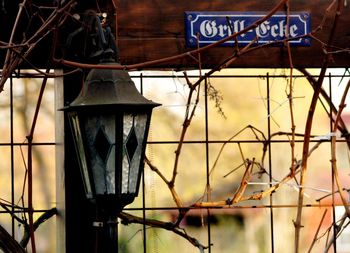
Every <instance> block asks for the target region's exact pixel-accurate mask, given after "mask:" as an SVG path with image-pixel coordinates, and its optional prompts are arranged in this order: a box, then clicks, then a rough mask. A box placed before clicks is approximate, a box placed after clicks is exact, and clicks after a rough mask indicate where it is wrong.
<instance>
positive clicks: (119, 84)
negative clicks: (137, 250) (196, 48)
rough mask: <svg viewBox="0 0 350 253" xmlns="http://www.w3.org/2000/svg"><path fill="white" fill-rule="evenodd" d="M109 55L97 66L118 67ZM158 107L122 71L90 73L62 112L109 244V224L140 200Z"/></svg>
mask: <svg viewBox="0 0 350 253" xmlns="http://www.w3.org/2000/svg"><path fill="white" fill-rule="evenodd" d="M100 36H102V37H103V36H104V34H103V33H100ZM101 40H102V41H103V40H104V38H102V39H101ZM110 53H111V50H110V49H109V48H108V49H107V50H105V54H104V58H103V59H102V60H101V62H100V65H109V64H118V63H116V62H115V61H114V60H113V59H112V57H111V54H110ZM159 105H160V104H158V103H154V102H152V101H150V100H148V99H146V98H144V97H143V96H142V95H141V94H140V93H139V92H138V90H137V89H136V87H135V84H134V83H133V81H132V80H131V78H130V76H129V74H128V73H127V72H126V71H124V70H113V69H92V70H90V72H89V74H88V76H87V78H86V80H85V82H84V86H83V88H82V90H81V92H80V94H79V96H78V97H77V98H76V99H75V100H74V101H73V102H72V103H70V104H69V105H68V106H66V107H65V108H64V109H63V110H64V111H65V112H66V113H67V116H68V119H69V123H70V127H71V131H72V135H73V140H74V145H75V150H76V154H77V160H78V163H79V167H80V171H81V176H82V181H83V184H84V189H85V194H86V197H87V198H88V199H89V200H90V201H91V202H93V203H95V204H96V207H97V210H99V212H100V213H102V214H103V216H105V217H106V216H107V217H108V220H107V219H105V218H103V219H104V220H103V223H107V224H102V225H103V226H106V227H107V231H109V232H108V234H109V237H110V241H112V243H111V244H113V241H115V233H117V229H116V226H115V224H116V223H115V222H113V219H114V218H115V217H116V215H117V214H118V212H120V211H121V210H122V209H123V208H124V206H126V205H128V204H130V203H132V202H133V200H134V198H135V197H136V196H137V194H138V190H139V184H140V178H141V174H142V171H143V168H144V156H145V155H144V153H145V148H146V141H147V136H148V130H149V125H150V120H151V113H152V109H153V108H154V107H156V106H159ZM97 226H99V225H97ZM114 247H117V246H116V245H115V244H114V246H111V247H107V248H110V250H114V251H115V249H113V248H114Z"/></svg>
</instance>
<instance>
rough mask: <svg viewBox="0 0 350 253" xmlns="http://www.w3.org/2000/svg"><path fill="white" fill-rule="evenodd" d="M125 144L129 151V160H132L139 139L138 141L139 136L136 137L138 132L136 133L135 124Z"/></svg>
mask: <svg viewBox="0 0 350 253" xmlns="http://www.w3.org/2000/svg"><path fill="white" fill-rule="evenodd" d="M125 146H126V151H127V154H128V158H129V162H131V161H132V159H133V157H134V155H135V152H136V148H137V146H138V141H137V138H136V133H135V128H134V126H133V127H132V128H131V131H130V133H129V136H128V139H127V141H126V144H125Z"/></svg>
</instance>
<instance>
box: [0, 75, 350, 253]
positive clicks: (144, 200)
mask: <svg viewBox="0 0 350 253" xmlns="http://www.w3.org/2000/svg"><path fill="white" fill-rule="evenodd" d="M257 72H259V71H257ZM28 77H30V78H43V76H40V75H36V74H21V75H20V76H17V77H16V78H28ZM132 77H133V79H134V80H135V82H136V83H137V84H139V85H140V88H141V90H142V91H143V92H144V93H145V94H146V95H147V96H148V95H149V96H152V94H147V93H148V92H150V91H152V90H154V88H155V87H154V86H153V87H152V83H151V82H152V80H168V81H169V80H170V82H173V80H178V79H181V80H184V77H183V76H181V75H178V74H162V73H160V74H159V73H157V74H154V73H151V74H147V73H140V74H132ZM188 77H189V78H198V76H197V75H196V74H193V75H189V76H188ZM13 78H14V77H12V78H11V79H10V84H9V89H10V95H9V97H10V99H9V107H8V109H7V110H9V115H10V120H9V121H10V122H9V124H8V128H9V130H8V132H9V134H10V140H9V141H8V142H1V143H0V147H8V148H10V160H11V166H10V167H9V170H10V176H9V180H10V181H11V184H10V185H11V190H10V193H11V194H10V196H5V199H6V198H10V199H11V200H10V206H11V208H10V209H6V210H1V211H0V212H1V214H6V215H7V214H15V213H24V214H26V213H27V212H28V210H27V209H26V208H24V209H23V210H17V209H16V208H15V206H16V203H17V201H16V198H15V196H17V195H16V194H18V193H16V189H15V186H16V185H18V183H19V182H18V179H17V178H16V177H15V174H16V165H15V164H16V161H15V160H16V156H15V154H14V150H15V149H16V148H18V147H24V146H28V144H27V143H19V142H16V141H15V139H14V133H15V126H14V121H15V120H14V108H15V102H14V100H13V97H14V95H13ZM252 78H253V79H256V80H259V81H258V82H260V84H261V83H263V84H262V86H264V87H265V88H264V90H265V92H266V93H265V94H263V96H262V97H263V99H264V100H266V108H265V109H264V110H265V115H264V118H265V121H264V124H265V129H266V135H267V147H268V151H267V168H268V170H269V173H268V175H269V178H268V180H267V181H266V182H268V183H269V184H271V182H272V181H273V178H272V175H273V174H274V170H276V168H275V167H274V157H275V156H274V153H273V152H274V150H276V148H275V147H274V145H286V146H288V145H289V144H290V141H289V140H288V139H278V140H274V139H272V133H273V132H272V131H273V130H272V129H271V124H273V122H271V121H272V120H273V118H272V117H270V116H271V114H272V113H273V112H272V108H271V101H273V100H272V98H271V87H272V86H273V85H272V83H274V82H275V81H276V80H283V79H286V78H288V76H286V75H284V74H282V75H279V74H272V75H271V74H269V73H266V74H265V75H256V74H253V75H251V74H248V75H233V74H219V75H215V76H212V77H210V79H205V82H204V88H203V90H204V93H203V97H202V98H201V100H202V101H203V107H201V109H202V110H203V118H202V119H203V120H204V124H202V125H201V126H202V127H203V129H202V130H201V133H203V135H202V138H189V139H188V140H185V141H184V142H183V143H184V145H187V146H191V147H193V145H201V147H202V148H201V149H202V150H203V153H202V154H201V155H203V157H202V156H201V157H199V158H198V159H203V160H204V163H203V164H204V165H205V166H204V167H205V169H204V170H203V171H202V173H203V174H204V175H205V176H204V181H205V184H206V185H212V183H213V182H212V179H211V175H210V170H211V166H212V163H213V152H214V151H212V149H213V148H212V147H213V146H214V145H223V144H227V145H230V144H232V145H238V144H247V145H254V144H258V145H261V143H263V142H266V141H262V140H256V139H254V140H252V139H249V138H240V139H230V140H227V139H224V138H221V139H220V138H213V137H212V136H211V127H212V124H211V120H212V118H211V115H212V114H211V113H212V110H211V106H212V104H210V103H211V102H210V99H209V96H208V93H207V91H208V84H209V83H208V82H209V80H210V82H212V83H214V80H215V79H221V80H223V79H227V80H243V79H252ZM293 78H295V79H299V78H304V77H302V76H299V75H295V76H294V77H293ZM343 78H345V79H347V78H349V76H343V75H334V74H329V76H328V84H329V85H328V93H329V94H330V97H332V86H333V87H334V83H336V84H337V83H338V82H339V79H343ZM164 85H166V84H164ZM225 85H232V84H225ZM230 89H232V90H235V85H232V86H231V87H230ZM157 93H158V95H160V96H165V94H159V93H161V92H159V91H158V92H157ZM153 94H154V93H153ZM238 95H239V94H238ZM152 99H153V97H152ZM224 99H225V97H224ZM154 100H156V98H154ZM224 101H225V100H224ZM242 106H243V107H244V105H242ZM165 107H166V106H165ZM325 109H328V110H329V108H327V106H325ZM156 118H157V116H156ZM152 124H153V126H152V129H153V132H155V131H157V130H158V129H157V128H155V127H154V126H155V125H156V124H157V122H155V121H154V120H153V122H152ZM328 124H329V128H330V129H332V124H333V123H332V121H331V120H329V123H328ZM151 131H152V130H151ZM330 132H331V130H330ZM295 142H296V143H299V144H302V143H303V140H302V139H297V140H296V141H295ZM312 142H313V143H317V142H319V140H316V139H313V140H312ZM322 142H325V143H329V140H322ZM342 142H344V141H343V140H338V143H342ZM177 144H178V141H177V140H175V139H172V138H164V139H157V138H156V139H152V137H151V138H150V140H149V143H148V145H149V149H152V147H153V148H155V149H159V147H160V148H161V147H166V146H173V145H177ZM31 145H32V146H50V147H54V146H55V145H56V143H55V142H52V141H47V142H45V141H40V142H33V143H32V144H31ZM277 149H278V148H277ZM149 155H150V154H149ZM151 156H152V154H151ZM153 156H157V153H156V152H155V153H154V154H153ZM328 168H329V177H331V178H332V186H331V187H332V189H334V188H335V186H334V180H333V178H334V177H333V173H334V172H333V171H332V168H331V166H330V165H328ZM151 173H153V172H150V171H149V170H148V169H147V168H146V172H145V177H143V180H142V182H143V183H142V187H141V188H140V189H141V191H140V199H141V201H139V202H137V203H135V204H134V205H132V206H130V207H127V208H126V209H125V211H126V212H130V213H133V214H134V213H135V214H139V215H141V216H142V217H143V218H144V219H146V218H149V217H153V216H154V215H158V214H164V213H166V214H169V213H170V215H171V214H173V213H174V212H175V211H177V210H179V208H178V207H177V206H174V205H171V204H169V205H159V204H157V203H155V202H157V201H155V202H153V203H152V198H155V196H154V195H155V194H157V192H155V191H156V190H157V189H155V187H157V186H158V185H156V186H155V185H153V186H152V182H151V183H149V178H146V177H149V176H150V174H151ZM152 180H154V179H152ZM152 180H151V181H152ZM152 189H153V190H152ZM162 189H163V188H162ZM162 189H160V190H162ZM168 197H169V198H170V199H171V196H170V195H169V196H168ZM206 197H207V198H210V196H206ZM336 205H337V204H336V203H335V201H334V194H333V200H332V202H331V203H327V204H324V205H321V204H318V205H317V204H309V203H307V204H305V208H310V209H312V208H316V207H317V208H319V207H320V206H323V207H325V208H328V207H330V208H331V209H332V210H333V212H332V221H333V223H334V222H335V220H336V217H335V216H336V215H335V207H336ZM296 207H297V205H295V204H284V203H278V202H277V203H276V202H275V201H274V195H271V196H270V197H269V198H268V200H267V202H259V203H258V204H253V203H250V202H249V203H248V204H243V205H232V206H225V207H212V208H200V209H199V210H200V211H203V210H204V211H205V214H206V215H203V213H201V215H202V216H201V217H202V218H203V220H202V224H201V225H202V226H203V227H202V228H201V230H204V231H205V233H206V239H205V242H204V244H205V245H207V246H208V249H207V252H220V251H218V250H217V249H216V245H217V244H218V242H217V241H214V240H213V226H215V225H212V223H213V219H212V217H213V216H215V215H214V214H213V213H215V212H216V211H218V210H219V211H220V212H221V211H223V210H224V211H225V210H229V211H232V210H239V211H240V212H245V211H246V210H252V209H254V210H256V209H263V210H267V211H268V220H269V225H268V226H269V229H268V230H269V236H268V238H269V240H268V241H269V246H267V248H268V249H269V252H276V246H275V243H276V239H275V238H276V233H279V232H278V230H277V231H276V228H275V227H276V224H275V219H276V218H275V216H276V214H275V211H276V210H279V209H293V210H295V209H296ZM185 209H191V211H190V212H192V209H193V210H194V211H195V210H196V209H198V208H195V207H190V206H186V207H185ZM47 210H48V209H35V210H34V212H35V213H43V212H45V211H47ZM6 217H8V219H10V220H11V222H10V223H11V233H12V235H13V236H15V234H16V228H15V226H16V224H17V223H16V220H15V218H14V216H9V215H7V216H6ZM167 217H169V215H168V216H167ZM204 220H206V221H204ZM214 223H215V222H214ZM334 224H335V223H334ZM285 225H286V226H290V224H285ZM122 227H124V226H119V230H120V232H119V236H122V235H123V233H124V232H126V230H127V228H122ZM185 227H186V226H185ZM224 229H227V228H224ZM334 229H337V226H334ZM140 231H141V232H137V233H141V234H142V238H141V239H140V241H141V242H142V243H141V244H142V246H141V247H142V250H143V252H161V251H159V248H161V247H160V246H159V244H157V242H156V241H157V240H158V239H154V238H155V237H156V236H155V235H154V234H153V235H152V234H151V233H150V232H149V231H150V229H149V227H147V226H146V225H142V226H141V229H140ZM167 233H171V232H167ZM128 236H130V238H129V241H133V242H134V239H133V236H132V234H131V235H128ZM122 240H123V238H119V241H120V242H121V244H122ZM152 241H153V242H152ZM186 243H187V242H184V244H186ZM150 244H152V245H150ZM157 245H158V246H157ZM190 249H191V251H190V252H197V250H196V249H195V248H191V247H190ZM120 251H121V252H123V250H122V249H121V250H120ZM238 251H239V250H238ZM333 251H334V252H337V248H336V244H334V246H333Z"/></svg>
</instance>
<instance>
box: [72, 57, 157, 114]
mask: <svg viewBox="0 0 350 253" xmlns="http://www.w3.org/2000/svg"><path fill="white" fill-rule="evenodd" d="M115 64H119V63H115V62H101V63H100V65H115ZM159 105H160V104H158V103H155V102H153V101H151V100H148V99H146V98H145V97H144V96H142V95H141V94H140V93H139V91H138V90H137V89H136V87H135V84H134V82H133V81H132V80H131V77H130V75H129V74H128V72H127V71H125V70H118V69H92V70H90V72H89V74H88V76H87V77H86V80H85V82H84V86H83V87H82V90H81V92H80V94H79V96H78V97H77V98H76V99H75V100H74V101H73V102H72V103H71V104H70V105H69V107H67V108H66V109H69V108H76V109H78V108H83V107H101V106H111V107H123V106H124V107H127V106H130V107H131V106H134V107H148V108H154V107H157V106H159Z"/></svg>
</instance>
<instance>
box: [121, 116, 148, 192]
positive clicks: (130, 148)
mask: <svg viewBox="0 0 350 253" xmlns="http://www.w3.org/2000/svg"><path fill="white" fill-rule="evenodd" d="M123 121H124V131H123V148H124V152H123V171H122V193H136V189H137V181H138V178H139V174H140V162H141V156H142V146H143V143H144V136H145V131H146V123H147V115H146V114H139V115H132V114H125V115H124V120H123Z"/></svg>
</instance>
